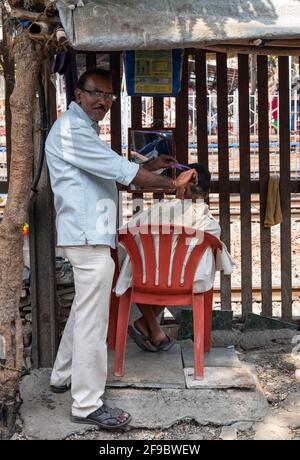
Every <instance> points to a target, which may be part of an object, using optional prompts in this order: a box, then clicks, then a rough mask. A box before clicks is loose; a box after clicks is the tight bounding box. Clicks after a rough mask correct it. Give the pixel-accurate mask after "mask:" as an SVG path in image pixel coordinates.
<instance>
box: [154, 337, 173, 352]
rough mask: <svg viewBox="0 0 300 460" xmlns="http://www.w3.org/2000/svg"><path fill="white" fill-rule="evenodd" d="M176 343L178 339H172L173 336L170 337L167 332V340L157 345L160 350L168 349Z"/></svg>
mask: <svg viewBox="0 0 300 460" xmlns="http://www.w3.org/2000/svg"><path fill="white" fill-rule="evenodd" d="M175 343H176V341H175V340H174V339H171V337H169V336H168V335H167V334H166V338H165V340H164V341H163V342H162V343H160V344H159V345H157V346H156V348H157V349H158V351H168V350H170V349H171V348H172V347H173V346H174V345H175Z"/></svg>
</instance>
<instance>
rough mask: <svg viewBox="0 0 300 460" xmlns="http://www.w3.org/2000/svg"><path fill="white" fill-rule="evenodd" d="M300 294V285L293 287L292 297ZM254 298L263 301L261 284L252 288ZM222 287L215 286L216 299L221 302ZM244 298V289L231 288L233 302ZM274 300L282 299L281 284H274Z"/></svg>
mask: <svg viewBox="0 0 300 460" xmlns="http://www.w3.org/2000/svg"><path fill="white" fill-rule="evenodd" d="M299 296H300V286H294V287H293V288H292V299H293V300H298V298H299ZM252 298H253V301H256V302H260V301H261V288H260V287H259V286H254V287H253V288H252ZM220 300H221V299H220V287H214V301H215V302H220ZM241 300H242V290H241V288H240V287H232V288H231V301H232V302H241ZM272 300H273V302H274V301H275V302H276V301H280V300H281V287H280V286H273V287H272Z"/></svg>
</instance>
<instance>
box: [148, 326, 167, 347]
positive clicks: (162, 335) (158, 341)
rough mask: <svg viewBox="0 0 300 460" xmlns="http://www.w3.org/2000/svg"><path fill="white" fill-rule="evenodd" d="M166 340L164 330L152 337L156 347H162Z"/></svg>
mask: <svg viewBox="0 0 300 460" xmlns="http://www.w3.org/2000/svg"><path fill="white" fill-rule="evenodd" d="M166 340H167V336H166V334H165V333H164V331H163V330H159V331H157V332H156V334H155V335H154V334H152V335H151V343H153V345H154V346H155V347H158V346H160V345H161V344H162V343H164V342H165V341H166Z"/></svg>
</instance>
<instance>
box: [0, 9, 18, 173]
mask: <svg viewBox="0 0 300 460" xmlns="http://www.w3.org/2000/svg"><path fill="white" fill-rule="evenodd" d="M2 24H3V40H2V50H1V54H2V64H3V74H4V80H5V137H6V160H7V181H8V180H9V171H10V159H11V110H10V96H11V95H12V92H13V89H14V85H15V63H14V59H13V50H12V36H11V33H10V30H9V27H8V25H7V24H8V15H7V13H6V11H5V9H4V8H2Z"/></svg>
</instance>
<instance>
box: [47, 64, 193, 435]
mask: <svg viewBox="0 0 300 460" xmlns="http://www.w3.org/2000/svg"><path fill="white" fill-rule="evenodd" d="M75 98H76V102H72V103H71V104H70V106H69V109H68V110H67V112H65V113H64V114H63V115H62V116H61V117H60V118H58V119H57V120H56V122H55V123H54V125H53V126H52V128H51V130H50V133H49V135H48V138H47V141H46V158H47V163H48V168H49V174H50V181H51V186H52V190H53V193H54V205H55V209H56V227H57V245H58V246H63V247H64V250H65V255H66V257H67V258H68V259H69V260H70V262H71V264H72V266H73V270H74V283H75V297H74V301H73V305H72V308H71V312H70V316H69V319H68V321H67V324H66V327H65V330H64V334H63V337H62V339H61V342H60V346H59V350H58V353H57V357H56V360H55V363H54V368H53V371H52V375H51V389H52V391H54V392H57V393H58V392H59V393H63V392H65V391H67V390H68V389H69V388H70V387H71V391H72V398H73V405H72V415H71V420H72V421H73V422H76V423H89V424H95V425H98V426H100V427H101V428H106V429H116V428H120V427H122V426H124V425H126V424H128V423H129V422H130V420H131V416H130V415H129V414H128V413H127V412H124V411H122V410H121V409H112V408H110V407H108V406H106V405H105V404H103V401H102V399H101V397H102V395H103V393H104V389H105V383H106V378H107V349H106V338H107V327H108V316H109V304H110V294H111V287H112V279H113V274H114V262H113V260H112V258H111V255H110V248H115V244H116V243H115V239H116V238H115V237H116V215H117V212H116V209H117V198H118V196H117V195H118V194H117V187H116V182H119V183H121V184H123V185H129V184H130V183H133V184H136V185H139V186H142V187H159V188H168V189H169V188H174V190H175V189H176V188H177V187H182V186H183V185H185V184H187V183H188V182H190V181H191V180H195V179H196V172H195V171H194V170H190V171H187V172H185V173H183V174H181V175H180V176H179V178H178V179H177V180H176V181H174V180H172V179H170V178H168V177H163V176H158V175H156V174H153V173H151V172H150V170H156V169H159V168H161V167H167V166H170V164H171V162H172V161H173V158H172V157H170V156H163V157H159V158H157V159H155V160H153V161H152V162H150V163H148V164H147V165H146V167H147V169H149V170H147V169H146V167H145V166H143V167H140V166H139V165H137V164H135V163H131V162H129V161H128V160H126V159H125V158H123V157H122V156H120V155H118V154H117V153H116V152H114V151H113V150H112V149H111V148H110V147H109V146H108V145H107V144H106V143H105V142H103V141H102V140H101V139H100V138H99V126H98V121H101V120H102V119H103V118H104V116H105V115H106V113H107V112H108V111H109V109H110V108H111V106H112V103H113V101H114V100H115V98H116V96H115V95H114V94H113V89H112V80H111V74H110V72H106V71H103V70H101V69H95V70H90V71H87V72H85V73H84V74H83V75H82V76H81V77H80V79H79V81H78V83H77V87H76V90H75ZM105 229H106V230H105ZM107 229H109V230H107Z"/></svg>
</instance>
